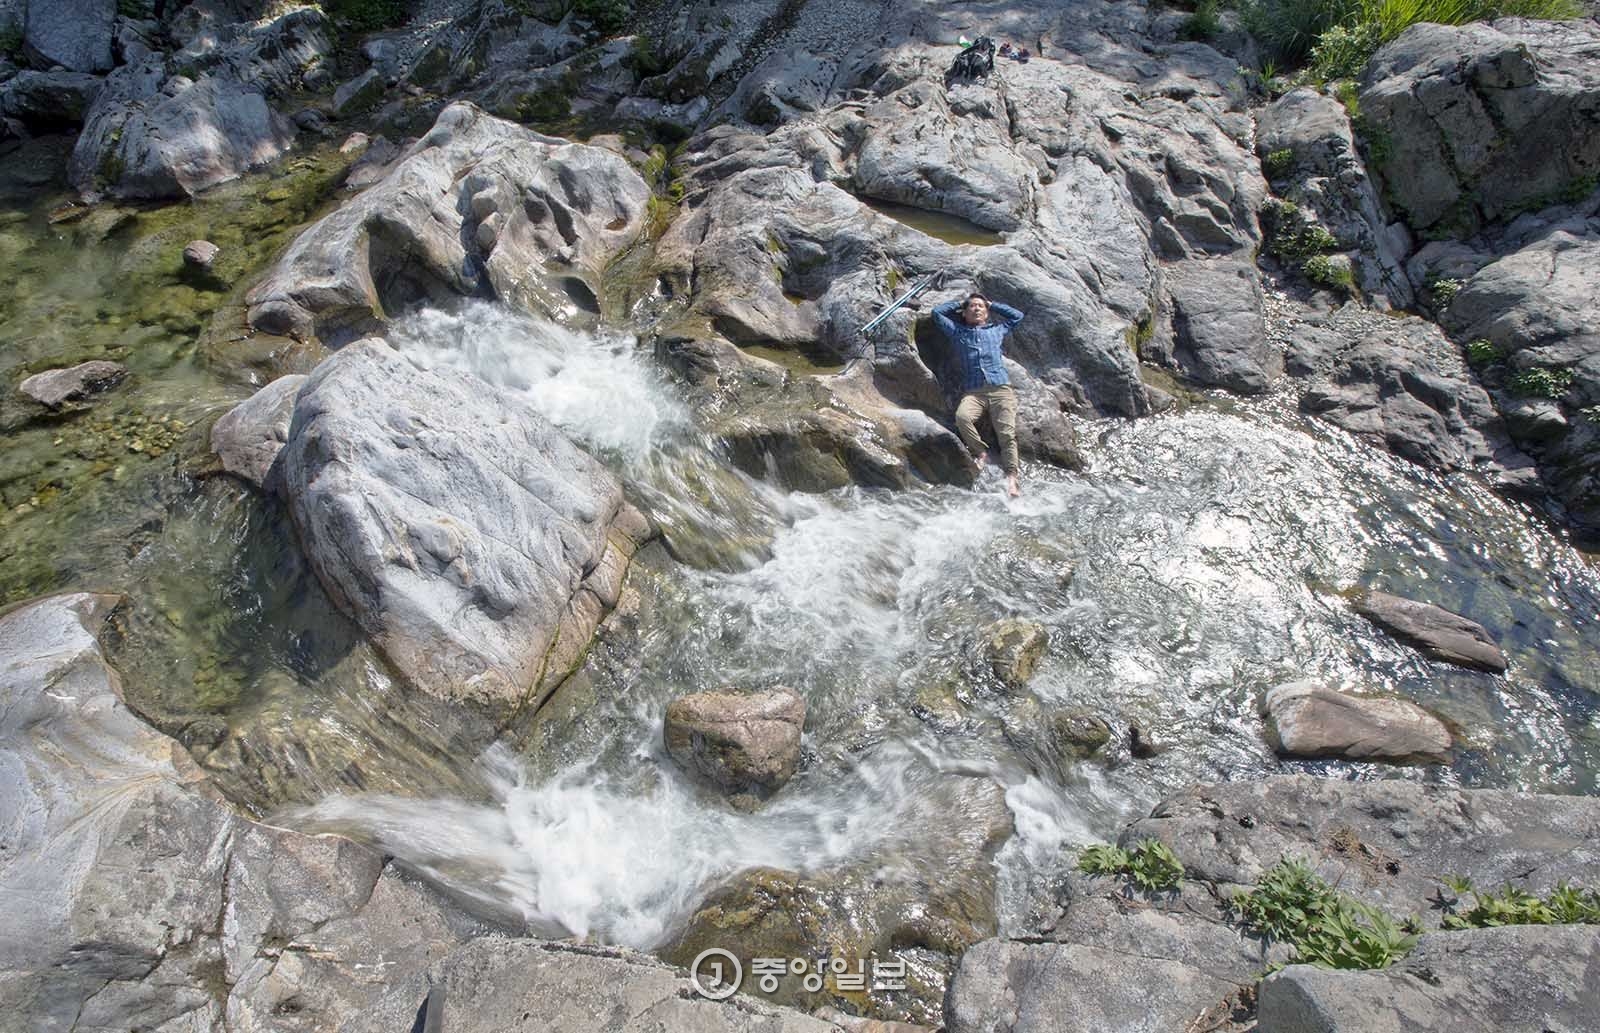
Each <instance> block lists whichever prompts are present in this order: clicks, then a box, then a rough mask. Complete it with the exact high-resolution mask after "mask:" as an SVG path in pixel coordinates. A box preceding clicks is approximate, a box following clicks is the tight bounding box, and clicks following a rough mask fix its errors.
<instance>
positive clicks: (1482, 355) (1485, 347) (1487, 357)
mask: <svg viewBox="0 0 1600 1033" xmlns="http://www.w3.org/2000/svg"><path fill="white" fill-rule="evenodd" d="M1504 357H1505V356H1503V355H1502V354H1500V349H1499V348H1497V347H1495V344H1494V342H1493V341H1491V340H1488V339H1487V338H1483V337H1480V338H1478V339H1477V340H1475V341H1468V342H1467V361H1468V362H1469V363H1471V364H1472V365H1474V366H1492V365H1494V364H1495V363H1496V362H1499V361H1500V360H1501V359H1502V358H1504Z"/></svg>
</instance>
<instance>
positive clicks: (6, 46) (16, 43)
mask: <svg viewBox="0 0 1600 1033" xmlns="http://www.w3.org/2000/svg"><path fill="white" fill-rule="evenodd" d="M21 53H22V28H21V26H18V25H7V26H5V27H4V28H0V57H16V56H17V55H18V54H21Z"/></svg>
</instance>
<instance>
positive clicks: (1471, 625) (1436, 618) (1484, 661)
mask: <svg viewBox="0 0 1600 1033" xmlns="http://www.w3.org/2000/svg"><path fill="white" fill-rule="evenodd" d="M1352 605H1353V606H1354V607H1355V611H1356V612H1357V613H1359V614H1361V616H1363V617H1365V618H1367V619H1368V620H1370V621H1372V622H1373V623H1374V624H1376V625H1378V626H1379V627H1380V628H1382V629H1383V630H1385V631H1387V632H1389V633H1390V634H1391V635H1393V636H1395V637H1396V638H1398V639H1400V640H1401V641H1402V642H1405V643H1407V644H1409V645H1412V646H1415V647H1416V648H1418V649H1420V650H1421V651H1422V652H1423V653H1425V654H1427V655H1428V656H1430V657H1432V658H1433V659H1435V660H1442V661H1444V662H1445V663H1450V664H1456V665H1458V666H1461V667H1473V668H1476V669H1478V670H1480V671H1490V672H1493V673H1496V674H1498V673H1501V672H1503V671H1504V670H1505V669H1506V657H1505V654H1504V653H1502V652H1501V651H1500V647H1499V646H1497V645H1496V644H1495V641H1494V638H1493V636H1491V635H1490V634H1489V632H1488V630H1487V629H1486V628H1484V626H1483V625H1481V624H1479V623H1477V622H1476V621H1471V620H1468V619H1467V618H1465V617H1463V616H1461V615H1460V614H1458V613H1451V612H1450V611H1449V610H1445V609H1442V608H1440V607H1438V606H1434V605H1432V604H1431V603H1422V602H1417V601H1415V600H1412V599H1402V598H1400V597H1399V596H1397V595H1390V594H1389V593H1387V592H1376V591H1368V592H1363V593H1361V594H1360V595H1358V596H1357V597H1356V598H1355V600H1354V601H1353V603H1352Z"/></svg>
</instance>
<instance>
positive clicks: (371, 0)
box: [322, 0, 406, 32]
mask: <svg viewBox="0 0 1600 1033" xmlns="http://www.w3.org/2000/svg"><path fill="white" fill-rule="evenodd" d="M322 9H323V10H325V11H327V12H328V17H330V18H332V19H333V20H334V21H336V22H338V23H340V24H341V25H342V26H343V27H344V28H345V29H348V30H349V31H351V32H376V31H377V30H379V29H392V28H394V27H395V26H396V25H400V24H402V23H404V22H405V20H406V4H405V0H324V2H323V4H322Z"/></svg>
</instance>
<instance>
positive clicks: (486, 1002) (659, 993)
mask: <svg viewBox="0 0 1600 1033" xmlns="http://www.w3.org/2000/svg"><path fill="white" fill-rule="evenodd" d="M745 980H746V986H749V985H750V983H751V982H752V980H751V977H750V974H749V965H748V963H746V966H745ZM432 987H437V988H438V990H439V991H440V997H439V1000H440V1001H441V1004H442V1011H441V1016H442V1018H441V1020H440V1026H439V1028H440V1029H442V1030H447V1031H448V1033H582V1031H589V1030H599V1029H604V1030H607V1031H614V1033H832V1031H834V1030H835V1027H834V1026H833V1025H832V1024H831V1023H827V1022H823V1021H821V1020H820V1019H814V1018H812V1017H811V1016H809V1015H806V1014H805V1013H804V1012H800V1011H795V1010H793V1009H791V1008H783V1007H778V1006H775V1005H770V1004H766V1003H764V1002H762V1001H759V1000H757V999H754V998H752V997H749V996H746V995H743V994H739V995H735V996H733V997H731V998H729V999H728V1000H726V1001H710V1000H707V999H705V998H704V997H701V996H699V995H698V994H697V993H695V991H694V990H693V988H692V987H691V986H690V983H689V980H688V978H687V977H686V976H685V975H683V974H682V973H681V972H680V971H679V970H677V969H674V968H671V967H670V966H667V965H664V964H662V963H661V962H659V961H657V960H656V959H654V958H652V957H650V956H649V955H645V954H640V953H637V952H635V951H628V950H622V949H619V948H616V947H603V946H587V945H577V944H567V943H542V942H539V941H536V940H513V939H503V938H498V937H495V938H485V939H479V940H475V941H473V942H472V943H469V944H467V945H465V946H463V947H461V948H460V949H459V950H457V951H455V952H453V953H451V954H450V955H448V956H447V957H445V958H444V959H443V960H442V961H440V962H439V963H438V964H437V965H435V966H434V967H433V968H432V969H431V970H430V971H429V972H428V973H427V975H426V976H420V975H419V976H413V977H411V978H410V979H407V980H403V981H402V980H394V981H393V985H392V988H391V989H390V991H389V992H388V993H387V994H386V995H385V996H384V997H383V998H381V999H380V1000H378V1001H377V1002H375V1003H374V1004H373V1005H372V1006H371V1007H369V1008H367V1009H366V1010H365V1011H364V1012H363V1013H362V1014H360V1015H357V1016H354V1017H352V1018H351V1019H350V1020H349V1021H347V1022H346V1023H345V1024H344V1025H342V1026H340V1027H338V1029H339V1033H393V1031H395V1030H406V1029H410V1028H411V1027H410V1025H409V1023H411V1022H413V1021H414V1020H415V1019H416V1017H417V1010H418V1008H419V1007H420V1006H421V1005H422V1003H423V1002H424V1001H425V1000H427V998H428V994H429V990H430V988H432Z"/></svg>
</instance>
